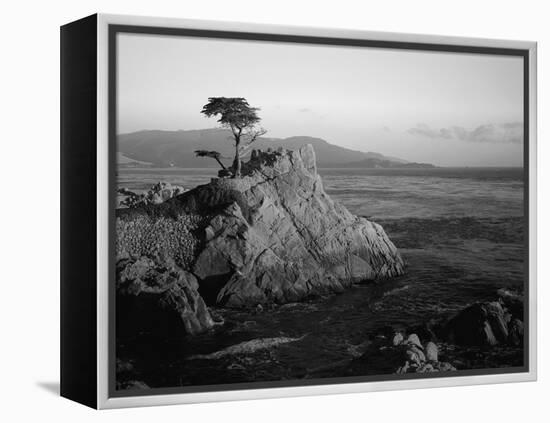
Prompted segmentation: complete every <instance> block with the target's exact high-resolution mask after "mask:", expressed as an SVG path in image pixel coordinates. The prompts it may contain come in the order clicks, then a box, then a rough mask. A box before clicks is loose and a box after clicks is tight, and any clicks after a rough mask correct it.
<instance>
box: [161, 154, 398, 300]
mask: <svg viewBox="0 0 550 423" xmlns="http://www.w3.org/2000/svg"><path fill="white" fill-rule="evenodd" d="M243 175H244V176H243V177H242V178H240V179H222V178H220V179H213V180H212V182H211V183H210V184H207V185H203V186H199V187H197V188H195V189H193V190H191V191H188V192H186V193H184V194H183V195H180V196H178V197H177V198H175V199H173V200H170V201H168V203H170V204H171V206H172V207H173V208H174V207H178V208H180V209H181V210H185V212H186V213H192V214H198V215H209V216H211V217H210V218H208V219H207V220H206V222H205V223H204V226H203V236H202V244H201V248H199V249H198V251H197V254H196V260H195V262H194V263H193V265H192V266H191V271H192V272H193V274H195V275H196V276H197V277H198V278H199V280H200V282H199V283H200V285H201V292H205V293H206V294H205V295H207V296H215V302H216V303H217V304H220V305H225V306H231V307H241V306H252V305H256V304H262V303H270V302H276V303H285V302H293V301H298V300H300V299H303V298H305V297H307V296H310V295H317V294H324V293H331V292H340V291H342V290H343V289H345V288H346V287H349V286H350V285H351V284H352V283H354V282H361V281H366V280H375V279H380V278H387V277H392V276H397V275H400V274H402V273H403V271H404V263H403V260H402V259H401V257H400V255H399V253H398V251H397V249H396V248H395V246H394V245H393V243H392V242H391V241H390V240H389V238H388V237H387V235H386V234H385V232H384V230H383V229H382V227H381V226H380V225H378V224H376V223H373V222H370V221H368V220H367V219H364V218H360V217H356V216H354V215H352V214H351V213H350V212H349V211H348V210H347V209H346V208H345V207H343V206H342V205H340V204H338V203H335V202H334V201H332V200H331V199H330V198H329V197H328V195H327V194H326V193H325V191H324V190H323V185H322V181H321V178H320V176H319V175H318V173H317V169H316V165H315V153H314V151H313V148H312V147H311V146H310V145H308V146H305V147H303V148H302V149H300V150H299V151H287V150H284V149H279V150H278V151H276V152H259V151H254V152H253V153H252V156H251V159H250V161H249V162H248V163H244V164H243Z"/></svg>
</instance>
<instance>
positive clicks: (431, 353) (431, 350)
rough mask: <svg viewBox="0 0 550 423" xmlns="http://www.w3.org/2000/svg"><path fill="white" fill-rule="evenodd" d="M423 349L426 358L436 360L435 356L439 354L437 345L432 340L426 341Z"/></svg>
mask: <svg viewBox="0 0 550 423" xmlns="http://www.w3.org/2000/svg"><path fill="white" fill-rule="evenodd" d="M424 351H425V352H426V360H428V361H437V356H438V354H439V351H438V348H437V345H435V344H434V343H433V342H428V343H427V344H426V346H425V347H424Z"/></svg>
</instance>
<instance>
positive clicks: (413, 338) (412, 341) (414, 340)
mask: <svg viewBox="0 0 550 423" xmlns="http://www.w3.org/2000/svg"><path fill="white" fill-rule="evenodd" d="M406 343H407V344H409V345H414V346H416V347H417V348H420V349H422V344H421V343H420V338H418V335H417V334H416V333H411V334H410V335H409V337H408V338H407V341H406Z"/></svg>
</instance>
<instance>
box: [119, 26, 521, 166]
mask: <svg viewBox="0 0 550 423" xmlns="http://www.w3.org/2000/svg"><path fill="white" fill-rule="evenodd" d="M117 41H118V57H117V64H118V68H117V102H118V111H117V131H118V133H128V132H134V131H139V130H145V129H162V130H190V129H203V128H212V127H216V126H217V123H216V119H215V118H210V119H208V118H206V117H205V116H204V115H202V114H201V113H200V111H201V109H202V106H203V105H204V104H206V102H207V101H208V97H219V96H220V97H221V96H224V97H245V98H246V99H247V100H248V102H249V103H250V105H252V106H255V107H259V108H260V109H261V110H260V112H259V115H260V117H261V118H262V123H261V125H262V127H264V128H265V129H267V131H268V134H267V135H266V136H268V137H278V138H279V137H280V138H284V137H290V136H302V135H307V136H312V137H318V138H323V139H325V140H326V141H328V142H330V143H332V144H336V145H339V146H342V147H347V148H352V149H355V150H360V151H374V152H378V153H382V154H385V155H389V156H395V157H400V158H403V159H405V160H409V161H416V162H429V163H433V164H436V165H440V166H521V165H522V163H523V146H522V143H523V63H522V59H521V58H519V57H509V56H508V57H507V56H497V55H475V54H462V53H441V52H422V51H416V50H415V51H413V50H394V49H380V48H364V47H340V46H338V47H332V46H322V45H311V44H294V43H292V44H290V43H275V42H263V41H254V42H252V41H237V40H219V39H207V38H193V37H182V36H165V35H162V36H161V35H143V34H124V33H122V34H118V40H117Z"/></svg>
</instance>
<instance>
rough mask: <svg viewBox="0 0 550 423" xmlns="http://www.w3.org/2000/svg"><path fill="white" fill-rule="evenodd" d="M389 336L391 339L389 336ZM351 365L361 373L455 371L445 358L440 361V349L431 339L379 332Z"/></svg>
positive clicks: (399, 333) (400, 333) (415, 335)
mask: <svg viewBox="0 0 550 423" xmlns="http://www.w3.org/2000/svg"><path fill="white" fill-rule="evenodd" d="M390 338H391V341H389V339H390ZM351 366H352V368H354V369H355V371H356V372H361V373H362V374H383V373H396V374H404V373H433V372H449V371H455V370H456V368H455V367H454V366H453V365H452V364H451V363H449V362H447V361H440V359H439V348H438V346H437V345H436V344H435V343H434V342H431V341H429V342H427V343H426V344H425V345H423V344H422V343H421V341H420V337H419V336H418V335H417V334H415V333H411V334H409V335H408V336H406V335H404V334H403V333H402V332H396V333H395V334H394V335H393V336H392V337H388V336H385V335H379V336H377V338H376V339H375V340H374V341H373V342H372V343H371V344H370V345H369V346H368V348H367V350H366V351H365V353H364V354H363V355H362V356H361V357H359V358H358V359H356V360H354V361H353V363H352V365H351Z"/></svg>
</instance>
